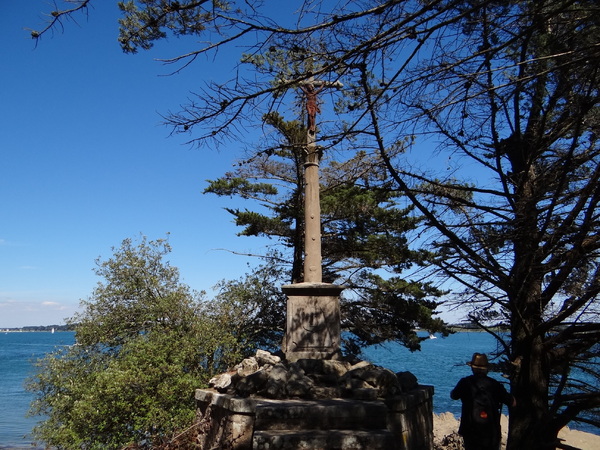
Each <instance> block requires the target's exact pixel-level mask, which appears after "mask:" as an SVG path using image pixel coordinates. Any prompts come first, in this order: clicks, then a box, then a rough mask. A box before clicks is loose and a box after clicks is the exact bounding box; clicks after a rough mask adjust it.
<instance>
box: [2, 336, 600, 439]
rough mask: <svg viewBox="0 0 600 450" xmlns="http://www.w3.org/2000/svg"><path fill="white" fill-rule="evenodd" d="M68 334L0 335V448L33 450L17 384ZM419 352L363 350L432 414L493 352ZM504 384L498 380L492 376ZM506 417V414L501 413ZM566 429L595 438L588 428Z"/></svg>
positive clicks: (470, 343) (453, 407) (464, 343)
mask: <svg viewBox="0 0 600 450" xmlns="http://www.w3.org/2000/svg"><path fill="white" fill-rule="evenodd" d="M74 339H75V336H74V333H71V332H56V333H54V334H52V333H48V332H39V333H4V332H1V333H0V449H2V448H16V447H20V448H29V449H31V448H35V445H34V444H33V443H32V441H31V438H30V437H29V436H28V434H29V433H30V431H31V429H32V427H33V426H34V425H35V422H36V419H35V418H27V417H26V414H27V411H28V409H29V403H30V402H31V400H32V395H31V394H30V393H29V392H27V391H25V389H24V387H23V384H24V382H25V380H26V378H27V377H28V376H30V375H31V374H32V371H33V366H32V361H33V360H35V359H36V358H39V357H40V356H42V355H44V354H45V353H47V352H50V351H52V350H53V349H55V348H56V347H57V346H62V345H71V344H73V343H74ZM421 347H422V349H421V351H420V352H412V353H411V352H410V351H408V350H407V349H405V348H403V347H402V346H400V345H398V344H387V345H384V346H376V347H370V348H367V349H366V350H365V352H364V355H363V357H364V359H367V360H369V361H371V362H373V363H374V364H377V365H380V366H383V367H387V368H388V369H391V370H393V371H394V372H400V371H410V372H412V373H413V374H414V375H415V376H416V377H417V378H418V380H419V383H420V384H429V385H432V386H434V387H435V395H434V400H433V402H434V403H433V405H434V411H435V412H436V413H441V412H445V411H450V412H452V413H453V414H454V415H456V416H457V417H458V416H459V415H460V402H458V401H453V400H451V399H450V390H451V389H452V388H453V387H454V386H455V385H456V383H457V382H458V380H459V379H460V378H462V377H464V376H466V375H469V374H470V369H469V367H468V366H467V365H466V364H465V363H466V362H467V361H469V360H470V359H471V356H472V355H473V353H474V352H483V353H489V352H492V351H494V350H495V349H496V344H495V341H494V339H493V338H492V337H491V336H490V335H488V334H486V333H456V334H453V335H451V336H449V337H447V338H441V337H439V338H438V339H428V340H425V341H424V342H423V343H422V345H421ZM493 376H494V377H496V378H497V379H498V380H500V381H506V380H504V379H503V378H501V377H500V376H499V375H493ZM504 412H506V409H505V410H504ZM572 428H576V429H581V430H583V431H588V432H592V433H595V434H598V430H596V429H595V428H593V427H588V426H585V425H583V426H578V425H575V424H572Z"/></svg>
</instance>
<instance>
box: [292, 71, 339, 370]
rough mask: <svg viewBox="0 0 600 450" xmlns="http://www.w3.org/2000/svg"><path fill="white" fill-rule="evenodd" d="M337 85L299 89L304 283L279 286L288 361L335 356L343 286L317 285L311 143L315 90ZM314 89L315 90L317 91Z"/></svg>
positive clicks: (315, 161)
mask: <svg viewBox="0 0 600 450" xmlns="http://www.w3.org/2000/svg"><path fill="white" fill-rule="evenodd" d="M340 85H341V84H340V83H326V82H323V81H316V80H314V79H313V78H312V77H311V78H310V79H309V80H307V81H306V83H305V86H304V87H302V90H303V92H304V93H305V94H306V105H307V115H308V120H307V131H306V148H305V151H306V162H305V164H304V183H305V190H304V282H303V283H297V284H291V285H287V286H283V288H282V289H283V292H284V293H285V294H286V295H287V297H288V300H287V319H286V335H285V338H284V342H283V348H282V350H283V352H284V353H285V355H286V358H287V359H288V360H289V361H296V360H298V359H306V358H312V359H336V358H338V357H339V356H340V299H339V295H340V293H341V292H342V290H343V287H341V286H336V285H333V284H328V283H323V269H322V265H321V201H320V193H319V190H320V186H319V157H320V155H319V149H318V147H317V145H316V115H317V113H318V112H319V106H318V99H317V94H318V93H319V92H320V91H321V90H322V89H324V88H325V87H329V86H332V87H339V86H340ZM317 87H318V89H317Z"/></svg>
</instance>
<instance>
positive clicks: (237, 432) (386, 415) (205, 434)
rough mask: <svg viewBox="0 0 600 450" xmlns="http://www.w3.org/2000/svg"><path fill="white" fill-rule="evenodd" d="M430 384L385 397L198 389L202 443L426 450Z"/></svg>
mask: <svg viewBox="0 0 600 450" xmlns="http://www.w3.org/2000/svg"><path fill="white" fill-rule="evenodd" d="M432 396H433V387H431V386H419V387H417V388H415V389H413V390H411V391H409V392H406V393H404V394H400V395H397V396H395V397H393V398H390V399H387V400H381V399H377V400H373V401H361V400H352V399H329V400H269V399H258V398H239V397H233V396H231V395H226V394H219V393H217V392H214V391H211V390H204V389H198V390H197V391H196V403H197V407H198V410H197V411H198V425H199V427H200V429H201V430H202V433H201V434H200V436H199V442H198V444H199V445H200V448H228V449H233V450H263V449H269V450H275V449H278V450H297V449H301V448H304V449H306V448H312V449H315V448H319V449H328V450H347V449H354V450H430V449H431V448H433V416H432V412H431V411H432Z"/></svg>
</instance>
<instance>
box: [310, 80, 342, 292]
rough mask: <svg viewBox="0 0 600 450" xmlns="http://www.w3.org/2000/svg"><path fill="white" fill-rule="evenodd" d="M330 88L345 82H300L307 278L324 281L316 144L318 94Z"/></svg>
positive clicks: (319, 281)
mask: <svg viewBox="0 0 600 450" xmlns="http://www.w3.org/2000/svg"><path fill="white" fill-rule="evenodd" d="M326 87H342V83H340V82H339V81H336V82H333V83H332V82H327V81H320V80H315V79H313V77H310V78H309V79H308V80H306V81H303V82H301V83H300V88H301V89H302V91H303V92H304V94H305V96H306V114H307V127H306V128H307V132H306V160H305V161H306V162H305V164H304V177H305V188H304V281H305V282H308V283H321V282H322V281H323V270H322V266H321V201H320V194H319V149H318V147H317V145H316V142H315V141H316V127H317V114H318V113H319V112H321V110H320V108H319V103H318V98H317V95H318V94H319V92H321V91H322V90H323V89H324V88H326Z"/></svg>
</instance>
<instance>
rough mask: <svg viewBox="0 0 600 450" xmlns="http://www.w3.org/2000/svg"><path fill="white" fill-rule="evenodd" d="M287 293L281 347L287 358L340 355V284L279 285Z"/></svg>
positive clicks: (335, 356) (319, 357)
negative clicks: (284, 331)
mask: <svg viewBox="0 0 600 450" xmlns="http://www.w3.org/2000/svg"><path fill="white" fill-rule="evenodd" d="M282 290H283V293H284V294H286V295H287V297H288V300H287V324H286V335H285V338H284V341H283V346H282V350H283V352H284V353H285V356H286V359H287V360H288V361H291V362H293V361H297V360H299V359H338V358H339V357H340V297H339V296H340V293H341V292H342V291H343V290H344V288H343V286H338V285H335V284H329V283H297V284H289V285H286V286H283V287H282Z"/></svg>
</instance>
